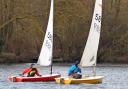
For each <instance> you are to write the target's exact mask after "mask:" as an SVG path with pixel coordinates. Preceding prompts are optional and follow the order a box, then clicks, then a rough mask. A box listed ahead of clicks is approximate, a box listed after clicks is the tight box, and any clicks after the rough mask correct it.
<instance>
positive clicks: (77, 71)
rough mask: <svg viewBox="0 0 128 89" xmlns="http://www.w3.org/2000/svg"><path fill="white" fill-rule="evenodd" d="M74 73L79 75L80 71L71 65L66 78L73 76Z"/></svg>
mask: <svg viewBox="0 0 128 89" xmlns="http://www.w3.org/2000/svg"><path fill="white" fill-rule="evenodd" d="M74 73H81V69H80V68H79V67H77V66H76V65H75V64H73V65H72V66H71V67H70V68H69V70H68V76H70V75H72V74H74Z"/></svg>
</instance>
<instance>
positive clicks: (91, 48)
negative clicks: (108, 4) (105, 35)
mask: <svg viewBox="0 0 128 89" xmlns="http://www.w3.org/2000/svg"><path fill="white" fill-rule="evenodd" d="M101 17H102V0H96V2H95V8H94V13H93V18H92V23H91V28H90V32H89V36H88V39H87V43H86V46H85V49H84V52H83V56H82V58H81V62H80V64H81V66H83V67H84V66H94V65H96V59H97V51H98V45H99V38H100V30H101Z"/></svg>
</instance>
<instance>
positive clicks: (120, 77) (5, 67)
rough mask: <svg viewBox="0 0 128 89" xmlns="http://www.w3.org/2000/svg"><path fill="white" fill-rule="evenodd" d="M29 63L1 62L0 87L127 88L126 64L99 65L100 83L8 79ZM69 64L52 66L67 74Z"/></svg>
mask: <svg viewBox="0 0 128 89" xmlns="http://www.w3.org/2000/svg"><path fill="white" fill-rule="evenodd" d="M29 65H30V64H26V63H25V64H1V65H0V89H128V65H107V64H105V65H99V66H98V67H97V69H96V71H97V75H103V76H105V78H104V80H103V83H102V84H97V85H92V84H78V85H63V84H55V83H54V82H50V83H49V82H48V83H46V82H37V83H31V82H29V83H23V82H21V83H16V82H10V81H9V80H8V76H9V75H18V74H21V71H22V70H24V69H25V68H28V67H29ZM68 68H69V66H64V65H63V66H57V65H56V66H53V70H54V72H55V73H60V74H61V75H62V76H66V75H67V70H68ZM38 69H39V71H40V73H41V74H42V75H43V74H47V73H50V67H39V68H38ZM82 74H85V75H90V74H92V68H82Z"/></svg>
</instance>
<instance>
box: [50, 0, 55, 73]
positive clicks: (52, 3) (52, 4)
mask: <svg viewBox="0 0 128 89" xmlns="http://www.w3.org/2000/svg"><path fill="white" fill-rule="evenodd" d="M51 9H52V20H53V23H54V0H51ZM52 25H53V24H52ZM53 31H54V30H53ZM52 44H53V34H52ZM52 46H53V45H52ZM52 63H53V47H52V56H51V72H50V74H52V69H53V68H52V65H53V64H52Z"/></svg>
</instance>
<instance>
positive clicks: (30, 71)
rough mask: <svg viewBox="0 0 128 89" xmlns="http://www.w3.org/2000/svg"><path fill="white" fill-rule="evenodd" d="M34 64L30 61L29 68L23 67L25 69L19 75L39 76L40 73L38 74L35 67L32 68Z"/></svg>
mask: <svg viewBox="0 0 128 89" xmlns="http://www.w3.org/2000/svg"><path fill="white" fill-rule="evenodd" d="M34 65H35V64H34V63H32V64H31V66H30V68H27V69H25V70H24V71H23V72H22V74H21V76H24V75H25V74H27V77H34V76H35V75H37V76H40V77H41V75H40V74H39V72H38V70H37V68H34Z"/></svg>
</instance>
